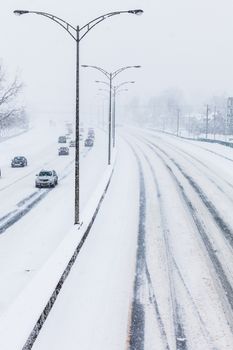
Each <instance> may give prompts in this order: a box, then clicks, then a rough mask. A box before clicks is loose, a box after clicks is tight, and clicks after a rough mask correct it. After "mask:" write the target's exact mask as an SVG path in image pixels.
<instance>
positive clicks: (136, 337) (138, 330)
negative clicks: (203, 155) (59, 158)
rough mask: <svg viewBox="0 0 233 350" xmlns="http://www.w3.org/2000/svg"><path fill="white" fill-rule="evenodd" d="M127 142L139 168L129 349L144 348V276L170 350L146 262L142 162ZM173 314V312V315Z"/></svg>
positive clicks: (178, 338) (179, 333)
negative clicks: (136, 238)
mask: <svg viewBox="0 0 233 350" xmlns="http://www.w3.org/2000/svg"><path fill="white" fill-rule="evenodd" d="M127 143H128V144H129V146H130V148H131V149H132V152H133V153H134V156H135V158H136V161H137V164H138V169H139V181H140V204H139V230H138V249H137V263H136V274H135V281H134V301H133V305H132V313H131V329H130V339H129V344H130V346H129V349H130V350H143V349H144V327H145V311H144V308H143V303H142V302H141V301H140V299H141V298H142V296H143V287H144V285H145V281H144V278H146V279H147V283H148V286H149V300H150V302H151V304H153V307H154V311H155V316H156V320H157V322H158V326H159V331H160V334H161V338H162V341H163V343H164V348H165V349H166V350H170V347H169V343H168V339H167V335H166V332H165V327H164V324H163V321H162V317H161V313H160V311H159V305H158V303H157V300H156V296H155V291H154V288H153V284H152V281H151V277H150V273H149V269H148V265H147V262H146V242H145V235H146V230H145V222H146V190H145V180H144V175H143V170H142V163H141V160H140V158H139V156H138V154H137V153H136V151H135V149H134V148H133V147H132V145H131V144H130V143H129V142H128V141H127ZM173 299H174V298H173ZM175 304H176V303H175ZM173 310H174V307H173ZM175 310H177V308H175ZM174 314H175V313H174V312H173V315H174ZM174 319H175V323H176V326H175V329H176V330H177V333H176V334H177V336H176V344H177V349H180V350H186V346H184V344H185V343H184V341H183V340H184V337H183V335H184V332H183V327H182V326H181V323H180V321H178V316H177V313H176V316H175V317H174ZM142 328H143V329H142Z"/></svg>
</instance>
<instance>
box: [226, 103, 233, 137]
mask: <svg viewBox="0 0 233 350" xmlns="http://www.w3.org/2000/svg"><path fill="white" fill-rule="evenodd" d="M227 131H228V133H229V134H233V97H228V99H227Z"/></svg>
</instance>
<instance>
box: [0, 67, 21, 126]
mask: <svg viewBox="0 0 233 350" xmlns="http://www.w3.org/2000/svg"><path fill="white" fill-rule="evenodd" d="M22 88H23V84H22V82H21V81H20V80H19V78H18V77H16V78H15V79H14V80H13V81H12V82H11V83H8V81H7V79H6V74H5V71H4V68H3V65H2V64H1V63H0V130H1V132H2V131H3V130H4V129H7V128H11V127H13V126H19V125H21V124H25V121H26V113H25V109H24V107H22V106H20V105H19V103H18V96H19V94H20V92H21V91H22Z"/></svg>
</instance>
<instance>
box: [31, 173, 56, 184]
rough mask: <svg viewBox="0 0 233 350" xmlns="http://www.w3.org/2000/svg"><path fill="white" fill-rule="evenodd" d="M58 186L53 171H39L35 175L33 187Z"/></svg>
mask: <svg viewBox="0 0 233 350" xmlns="http://www.w3.org/2000/svg"><path fill="white" fill-rule="evenodd" d="M57 184H58V176H57V173H56V171H55V170H41V171H40V172H39V174H38V175H36V182H35V186H36V187H38V188H41V187H55V186H56V185H57Z"/></svg>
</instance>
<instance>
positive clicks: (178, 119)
mask: <svg viewBox="0 0 233 350" xmlns="http://www.w3.org/2000/svg"><path fill="white" fill-rule="evenodd" d="M179 129H180V109H179V108H177V120H176V136H179Z"/></svg>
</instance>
